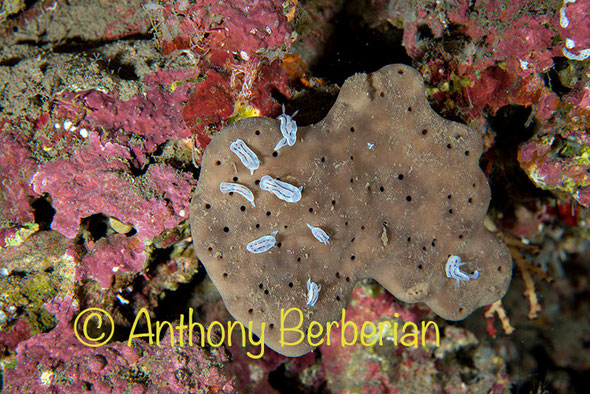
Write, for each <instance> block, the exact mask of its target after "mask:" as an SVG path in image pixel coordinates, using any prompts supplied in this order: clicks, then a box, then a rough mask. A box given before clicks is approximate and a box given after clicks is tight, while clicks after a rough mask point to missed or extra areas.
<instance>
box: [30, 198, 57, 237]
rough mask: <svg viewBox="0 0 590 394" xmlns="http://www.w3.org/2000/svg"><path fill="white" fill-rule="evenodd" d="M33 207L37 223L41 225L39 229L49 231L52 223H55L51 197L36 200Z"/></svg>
mask: <svg viewBox="0 0 590 394" xmlns="http://www.w3.org/2000/svg"><path fill="white" fill-rule="evenodd" d="M31 206H32V207H33V215H34V217H35V223H37V224H38V225H39V229H40V230H49V229H50V228H51V222H53V216H55V209H54V208H53V207H52V206H51V202H50V197H49V195H48V194H45V195H44V196H42V197H39V198H37V199H35V200H34V201H33V203H32V204H31Z"/></svg>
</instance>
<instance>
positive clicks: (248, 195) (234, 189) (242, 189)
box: [219, 182, 256, 207]
mask: <svg viewBox="0 0 590 394" xmlns="http://www.w3.org/2000/svg"><path fill="white" fill-rule="evenodd" d="M219 190H220V191H221V192H222V193H238V194H240V195H242V196H243V197H244V198H245V199H246V200H248V201H250V204H252V206H253V207H256V205H254V194H253V193H252V192H251V191H250V189H248V188H247V187H246V186H244V185H240V184H239V183H228V182H221V183H220V184H219Z"/></svg>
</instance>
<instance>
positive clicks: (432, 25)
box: [388, 0, 563, 123]
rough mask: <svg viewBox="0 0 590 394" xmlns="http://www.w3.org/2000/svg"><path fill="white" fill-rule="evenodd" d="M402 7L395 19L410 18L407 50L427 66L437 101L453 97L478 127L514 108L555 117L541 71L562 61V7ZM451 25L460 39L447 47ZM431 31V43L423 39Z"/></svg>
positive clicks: (398, 7)
mask: <svg viewBox="0 0 590 394" xmlns="http://www.w3.org/2000/svg"><path fill="white" fill-rule="evenodd" d="M395 4H396V6H395V7H392V8H391V9H390V11H389V14H388V15H389V18H393V19H394V20H399V19H400V18H403V28H404V38H403V45H404V46H405V48H406V50H407V52H408V54H409V55H410V56H412V57H414V58H415V59H421V61H423V62H424V64H425V65H426V66H427V69H428V71H427V74H428V76H427V77H428V78H429V79H430V82H431V83H433V84H435V86H437V91H438V94H436V93H437V91H435V97H436V99H437V100H439V101H440V100H444V99H446V98H449V97H452V99H453V100H454V101H455V102H456V103H457V105H458V107H459V109H460V111H461V112H462V113H463V114H464V115H465V116H466V117H467V120H468V121H472V120H475V121H476V123H481V117H482V115H483V112H482V111H485V110H488V111H489V112H491V113H492V114H494V113H495V112H496V111H497V110H498V109H499V108H501V107H503V106H505V105H509V104H515V105H524V106H529V105H534V106H535V107H536V109H537V112H536V116H537V118H539V119H542V120H543V121H546V120H547V119H548V118H550V117H551V115H552V111H553V110H555V108H556V107H557V104H558V102H559V99H558V97H557V95H555V93H553V92H552V91H551V90H550V89H549V88H547V86H546V85H545V83H544V82H543V80H542V77H541V73H544V72H548V71H549V70H550V69H551V68H552V67H553V66H554V62H553V58H555V57H559V56H563V55H562V53H561V49H560V47H558V46H555V45H554V42H555V41H556V40H559V12H558V11H557V9H549V8H548V6H541V5H538V6H534V5H532V4H531V5H527V2H519V1H516V2H508V3H506V2H501V1H496V0H493V1H483V0H477V1H475V2H470V1H467V0H461V1H457V2H452V3H441V4H440V5H437V6H434V7H423V6H416V7H414V6H411V5H409V4H410V3H403V2H397V3H395ZM451 27H452V29H453V35H457V36H458V37H461V40H460V41H457V42H455V41H452V40H451V41H450V42H446V41H447V40H446V39H445V36H446V35H447V34H450V32H449V29H451ZM420 29H422V30H420ZM424 29H426V30H429V31H430V33H431V34H432V35H433V37H432V38H431V39H425V37H424V36H423V35H422V34H419V30H420V31H424ZM449 84H450V86H449ZM445 85H446V86H445ZM449 88H450V89H449ZM453 92H455V93H456V94H453Z"/></svg>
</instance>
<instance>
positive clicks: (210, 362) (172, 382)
mask: <svg viewBox="0 0 590 394" xmlns="http://www.w3.org/2000/svg"><path fill="white" fill-rule="evenodd" d="M46 308H47V309H48V310H49V311H50V312H51V313H53V314H55V315H56V317H57V318H58V319H59V323H58V325H57V326H56V327H55V328H54V329H53V330H51V331H50V332H48V333H45V334H37V335H35V336H33V337H31V338H29V339H27V340H25V341H23V342H21V343H20V344H19V345H18V346H17V356H16V362H17V365H18V366H17V368H15V369H7V370H5V380H4V389H5V390H7V392H87V391H92V392H98V393H120V392H131V393H144V392H158V393H179V392H189V391H191V392H192V391H195V390H204V391H218V392H231V391H233V390H234V383H233V378H232V377H231V376H229V375H228V374H227V373H226V371H225V370H224V368H223V364H224V363H225V362H227V361H228V357H227V355H226V353H225V352H224V351H223V349H205V348H200V347H197V346H192V347H188V346H187V347H183V348H174V347H169V346H161V347H160V346H155V345H148V344H147V343H145V342H143V341H141V340H135V341H133V343H132V346H130V347H129V346H127V343H123V342H111V343H109V344H107V345H105V346H102V347H88V346H85V345H83V344H81V343H80V342H79V340H78V339H77V338H76V336H75V334H74V329H73V327H72V323H71V320H72V319H73V318H74V315H75V314H76V313H77V308H76V307H74V305H73V303H72V300H71V299H70V298H65V299H63V300H62V299H60V298H56V299H54V300H52V301H51V302H49V303H48V304H46ZM103 324H105V322H104V321H103ZM107 326H108V324H107Z"/></svg>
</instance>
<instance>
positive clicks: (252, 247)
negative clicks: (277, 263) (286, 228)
mask: <svg viewBox="0 0 590 394" xmlns="http://www.w3.org/2000/svg"><path fill="white" fill-rule="evenodd" d="M278 233H279V232H278V231H273V232H272V233H270V235H265V236H264V237H260V238H258V239H256V240H254V241H252V242H250V243H249V244H248V245H246V249H247V250H248V252H250V253H263V252H266V251H267V250H269V249H270V248H272V247H273V246H275V243H276V242H277V239H276V238H275V235H277V234H278Z"/></svg>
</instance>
